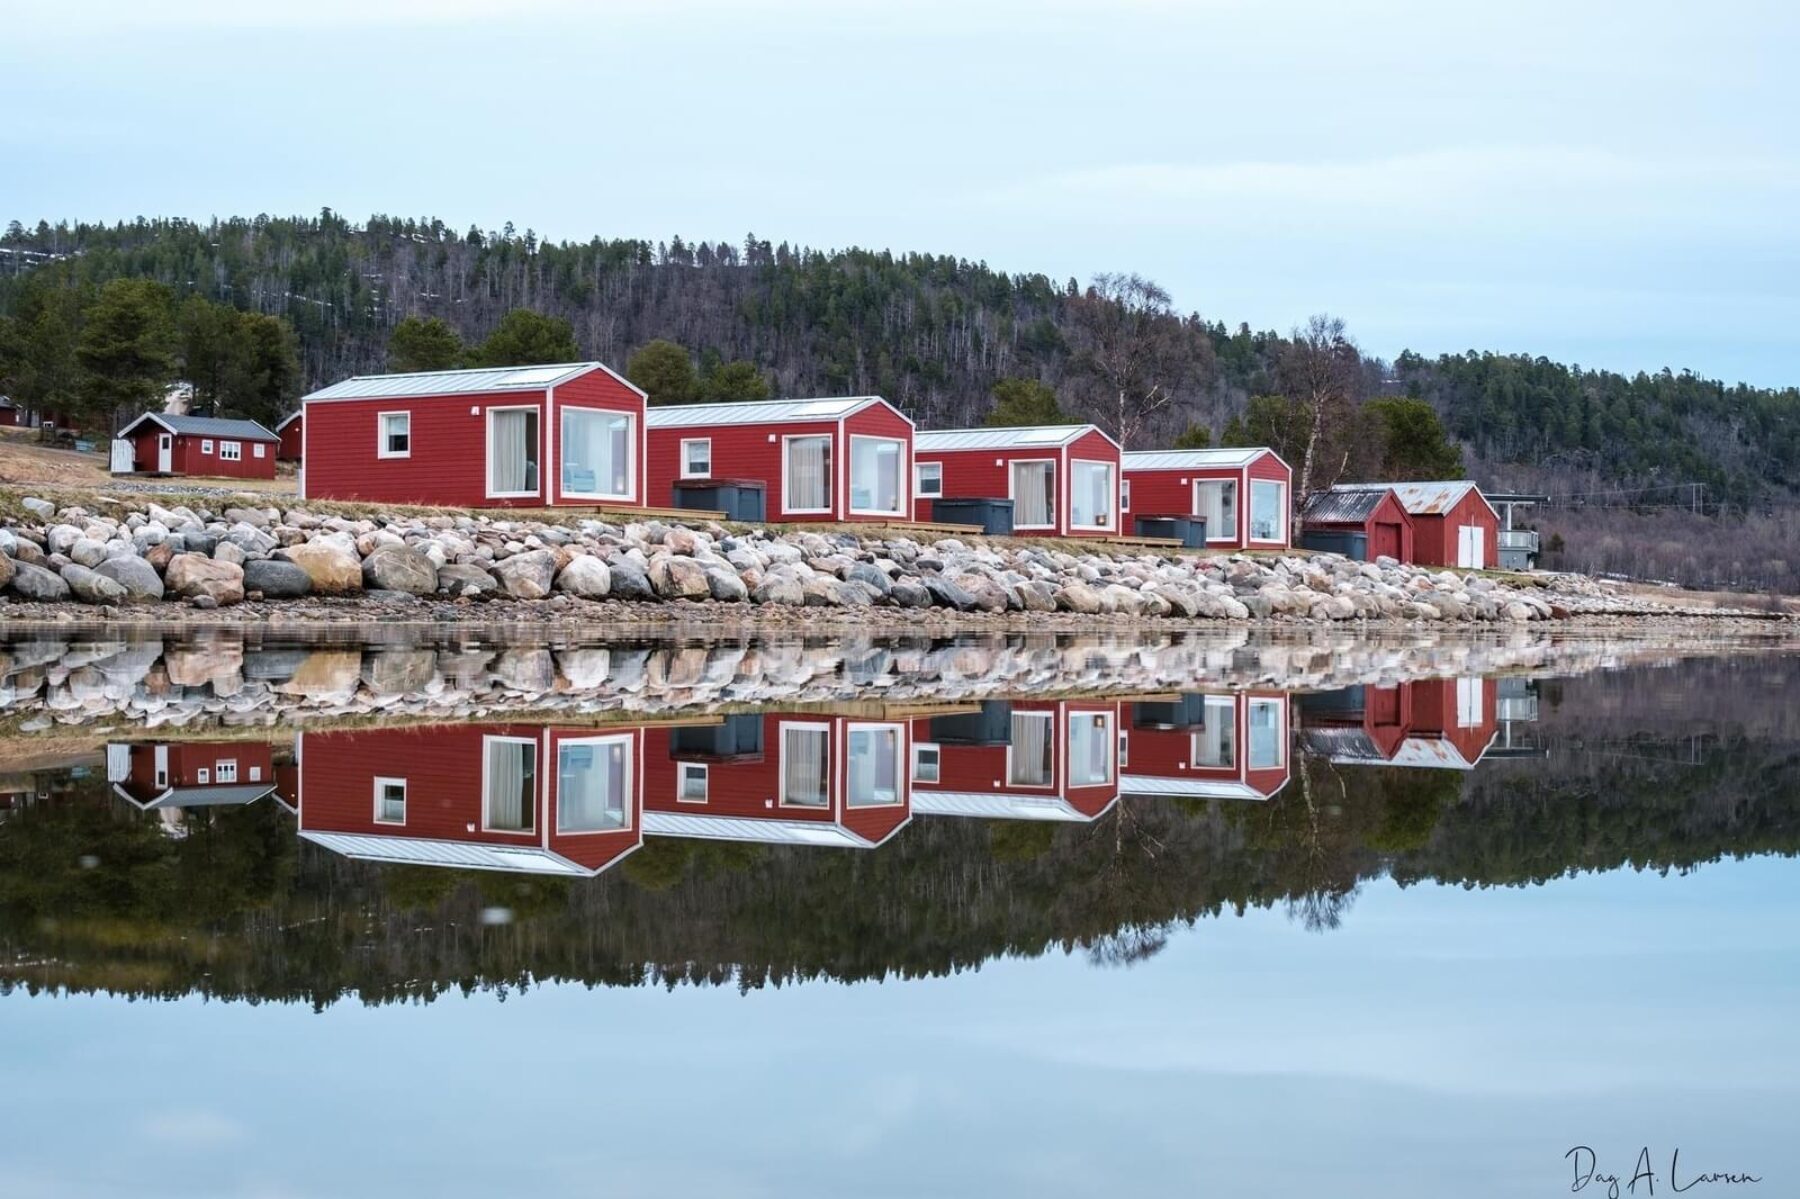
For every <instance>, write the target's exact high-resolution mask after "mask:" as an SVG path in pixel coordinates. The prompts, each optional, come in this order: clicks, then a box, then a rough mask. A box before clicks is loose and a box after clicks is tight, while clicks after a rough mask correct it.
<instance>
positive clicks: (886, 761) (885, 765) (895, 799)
mask: <svg viewBox="0 0 1800 1199" xmlns="http://www.w3.org/2000/svg"><path fill="white" fill-rule="evenodd" d="M849 774H850V779H849V789H848V791H847V792H846V794H845V796H844V802H845V803H846V804H847V805H848V806H850V807H852V808H866V807H874V806H877V805H880V804H891V803H899V802H900V730H899V729H897V728H893V727H891V726H883V727H873V726H872V727H863V726H858V725H852V726H851V727H850V749H849Z"/></svg>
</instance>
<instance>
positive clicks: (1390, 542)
mask: <svg viewBox="0 0 1800 1199" xmlns="http://www.w3.org/2000/svg"><path fill="white" fill-rule="evenodd" d="M1306 527H1307V528H1308V529H1333V530H1344V531H1351V532H1358V533H1362V534H1364V535H1365V536H1366V537H1368V539H1369V560H1370V561H1371V562H1372V561H1374V560H1375V559H1376V558H1379V557H1382V556H1383V555H1385V556H1387V557H1389V558H1393V559H1395V560H1396V561H1400V562H1411V561H1413V553H1414V546H1413V519H1412V517H1410V516H1408V515H1407V514H1406V509H1405V507H1403V506H1402V505H1401V503H1400V500H1399V498H1398V497H1396V496H1395V495H1394V493H1393V492H1391V491H1390V492H1388V493H1387V494H1385V495H1383V496H1382V497H1381V502H1380V503H1379V504H1377V505H1376V506H1375V508H1374V509H1373V510H1372V511H1371V512H1370V513H1369V514H1368V515H1367V516H1366V517H1364V518H1363V520H1362V521H1361V522H1360V523H1350V522H1344V521H1319V520H1309V521H1307V522H1306Z"/></svg>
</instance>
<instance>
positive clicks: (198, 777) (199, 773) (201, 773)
mask: <svg viewBox="0 0 1800 1199" xmlns="http://www.w3.org/2000/svg"><path fill="white" fill-rule="evenodd" d="M194 782H195V783H197V784H198V785H200V786H202V787H210V786H212V771H210V770H208V769H207V768H206V767H204V766H202V767H201V768H200V769H198V770H196V771H194Z"/></svg>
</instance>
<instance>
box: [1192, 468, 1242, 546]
mask: <svg viewBox="0 0 1800 1199" xmlns="http://www.w3.org/2000/svg"><path fill="white" fill-rule="evenodd" d="M1194 515H1195V516H1198V517H1199V518H1200V519H1201V520H1204V521H1205V522H1206V539H1207V540H1208V541H1236V540H1237V480H1236V479H1199V480H1196V481H1195V483H1194Z"/></svg>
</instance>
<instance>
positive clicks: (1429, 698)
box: [1301, 678, 1500, 770]
mask: <svg viewBox="0 0 1800 1199" xmlns="http://www.w3.org/2000/svg"><path fill="white" fill-rule="evenodd" d="M1498 693H1499V684H1498V683H1497V682H1496V681H1495V680H1493V679H1480V678H1462V679H1425V680H1422V681H1419V682H1413V683H1399V684H1396V685H1394V686H1391V687H1372V686H1364V687H1348V688H1345V689H1343V690H1340V691H1327V692H1321V693H1319V694H1317V695H1308V696H1305V697H1303V698H1302V700H1301V710H1302V712H1303V714H1304V718H1305V722H1306V731H1305V734H1304V743H1305V745H1306V747H1307V749H1308V750H1309V751H1310V752H1312V753H1316V754H1319V755H1321V756H1323V757H1325V758H1328V759H1329V760H1331V761H1332V762H1335V763H1338V764H1340V765H1349V766H1355V765H1362V766H1412V767H1429V768H1436V769H1441V770H1470V769H1472V768H1473V767H1474V766H1475V764H1476V763H1477V762H1479V761H1481V759H1482V758H1483V757H1484V756H1485V755H1486V754H1487V751H1488V748H1489V747H1490V746H1491V745H1493V743H1494V738H1495V737H1496V736H1497V735H1498V733H1499V727H1500V714H1499V694H1498Z"/></svg>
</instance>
